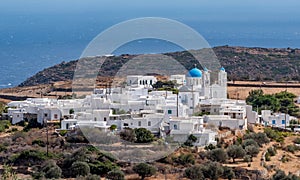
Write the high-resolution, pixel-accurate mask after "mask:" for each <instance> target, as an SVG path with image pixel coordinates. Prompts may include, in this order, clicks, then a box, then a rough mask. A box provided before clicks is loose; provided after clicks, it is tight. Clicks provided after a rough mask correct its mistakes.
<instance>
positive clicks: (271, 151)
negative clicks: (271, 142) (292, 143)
mask: <svg viewBox="0 0 300 180" xmlns="http://www.w3.org/2000/svg"><path fill="white" fill-rule="evenodd" d="M268 152H269V154H270V156H275V155H276V153H277V152H276V149H275V148H274V147H269V148H268Z"/></svg>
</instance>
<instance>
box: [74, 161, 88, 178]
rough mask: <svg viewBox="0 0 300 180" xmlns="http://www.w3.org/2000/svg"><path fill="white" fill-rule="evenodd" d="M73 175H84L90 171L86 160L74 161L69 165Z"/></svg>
mask: <svg viewBox="0 0 300 180" xmlns="http://www.w3.org/2000/svg"><path fill="white" fill-rule="evenodd" d="M71 171H72V175H73V177H77V176H86V175H88V174H89V173H90V167H89V165H88V164H87V163H86V162H81V161H76V162H74V163H73V164H72V166H71Z"/></svg>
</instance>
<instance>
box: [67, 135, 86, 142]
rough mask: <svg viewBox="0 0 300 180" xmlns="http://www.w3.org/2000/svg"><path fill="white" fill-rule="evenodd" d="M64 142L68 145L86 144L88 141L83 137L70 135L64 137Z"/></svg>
mask: <svg viewBox="0 0 300 180" xmlns="http://www.w3.org/2000/svg"><path fill="white" fill-rule="evenodd" d="M66 141H67V142H69V143H88V142H89V141H88V140H87V139H86V138H85V136H83V135H72V136H68V137H66Z"/></svg>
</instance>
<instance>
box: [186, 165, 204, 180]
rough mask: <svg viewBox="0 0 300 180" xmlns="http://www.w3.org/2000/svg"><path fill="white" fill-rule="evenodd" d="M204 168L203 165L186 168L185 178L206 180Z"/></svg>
mask: <svg viewBox="0 0 300 180" xmlns="http://www.w3.org/2000/svg"><path fill="white" fill-rule="evenodd" d="M202 168H203V167H202V166H201V165H195V166H192V167H189V168H186V169H185V171H184V176H185V177H187V178H189V179H191V180H198V179H204V175H203V172H202Z"/></svg>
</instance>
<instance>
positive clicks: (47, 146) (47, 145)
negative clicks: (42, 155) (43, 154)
mask: <svg viewBox="0 0 300 180" xmlns="http://www.w3.org/2000/svg"><path fill="white" fill-rule="evenodd" d="M46 135H47V142H46V148H47V157H49V133H48V122H47V120H46Z"/></svg>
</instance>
